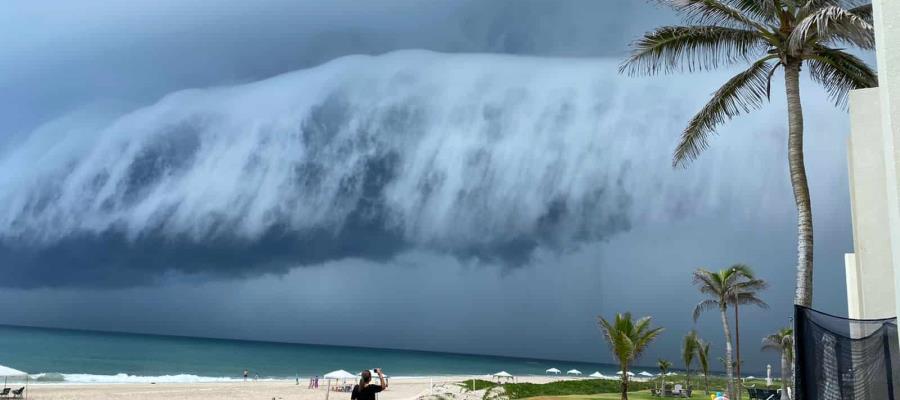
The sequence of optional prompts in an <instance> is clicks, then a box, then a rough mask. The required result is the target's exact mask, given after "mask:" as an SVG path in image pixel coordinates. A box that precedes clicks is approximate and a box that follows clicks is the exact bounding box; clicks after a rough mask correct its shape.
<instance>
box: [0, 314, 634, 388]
mask: <svg viewBox="0 0 900 400" xmlns="http://www.w3.org/2000/svg"><path fill="white" fill-rule="evenodd" d="M0 365H5V366H8V367H12V368H15V369H19V370H22V371H25V372H28V373H29V374H30V375H31V376H32V378H33V379H34V380H36V381H39V382H72V383H94V382H96V383H129V382H135V383H137V382H160V383H162V382H213V381H229V380H238V379H242V378H241V374H242V372H243V370H244V369H247V370H249V371H250V375H251V377H253V376H255V375H257V374H258V375H259V377H260V379H295V378H297V377H299V378H300V379H307V378H309V377H311V376H316V375H319V376H321V375H323V374H324V373H326V372H329V371H333V370H337V369H345V370H347V371H351V372H353V373H356V372H358V371H360V370H362V369H366V368H375V367H380V368H383V369H384V370H385V372H386V373H387V374H388V375H390V376H392V377H394V378H400V377H413V376H433V375H479V374H490V373H494V372H497V371H501V370H505V371H507V372H509V373H511V374H514V375H544V374H545V372H544V371H545V370H547V369H548V368H551V367H554V368H558V369H561V370H563V371H568V370H570V369H578V370H580V371H581V372H583V373H584V374H585V375H587V374H590V373H592V372H594V371H600V372H601V373H603V374H606V375H612V374H614V373H615V372H616V371H617V370H618V368H617V367H616V366H613V365H608V364H600V363H596V364H595V363H585V362H575V361H554V360H540V359H529V358H515V357H498V356H485V355H471V354H453V353H439V352H428V351H411V350H391V349H375V348H362V347H348V346H324V345H311V344H295V343H275V342H260V341H248V340H230V339H208V338H194V337H182V336H163V335H146V334H133V333H113V332H96V331H83V330H68V329H50V328H31V327H15V326H0Z"/></svg>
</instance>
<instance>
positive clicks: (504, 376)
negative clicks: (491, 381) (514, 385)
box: [491, 371, 513, 382]
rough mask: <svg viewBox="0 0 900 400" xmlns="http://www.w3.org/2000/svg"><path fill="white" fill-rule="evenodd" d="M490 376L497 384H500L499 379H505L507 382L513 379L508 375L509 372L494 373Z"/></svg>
mask: <svg viewBox="0 0 900 400" xmlns="http://www.w3.org/2000/svg"><path fill="white" fill-rule="evenodd" d="M491 376H493V377H494V378H497V382H500V379H506V380H507V381H510V380H511V379H513V376H512V374H510V373H509V372H506V371H500V372H496V373H493V374H491Z"/></svg>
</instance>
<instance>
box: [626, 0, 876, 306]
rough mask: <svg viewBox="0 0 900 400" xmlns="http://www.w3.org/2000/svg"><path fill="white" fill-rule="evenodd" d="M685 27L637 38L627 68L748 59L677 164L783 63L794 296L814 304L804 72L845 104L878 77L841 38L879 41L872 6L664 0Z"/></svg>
mask: <svg viewBox="0 0 900 400" xmlns="http://www.w3.org/2000/svg"><path fill="white" fill-rule="evenodd" d="M658 1H660V2H661V3H664V4H666V5H668V6H670V7H671V8H673V9H675V11H676V12H678V13H679V14H681V15H682V16H683V17H684V20H685V23H686V25H685V26H664V27H661V28H657V29H656V30H654V31H652V32H648V33H646V34H644V36H643V37H642V38H641V39H639V40H637V41H635V42H634V43H633V44H632V46H631V47H632V53H631V55H630V56H629V58H628V59H627V60H625V62H623V63H622V66H621V67H620V72H623V73H628V74H629V75H636V74H647V75H653V74H657V73H671V72H679V71H688V72H693V71H704V70H710V69H715V68H718V67H723V66H729V65H733V64H737V63H750V67H749V68H748V69H746V70H744V71H742V72H740V73H738V74H737V75H735V76H734V77H732V78H731V79H729V80H728V81H727V82H725V84H724V85H722V87H721V88H719V89H718V90H717V91H716V92H715V93H713V95H712V99H711V100H710V101H709V102H708V103H707V104H706V105H705V106H704V107H703V108H702V109H700V111H699V112H698V113H697V115H695V116H694V117H693V118H692V119H691V120H690V122H688V126H687V128H685V130H684V132H682V134H681V141H680V143H679V144H678V146H677V147H676V148H675V152H674V157H673V161H672V164H673V166H683V165H685V164H686V163H688V162H689V161H691V160H694V159H696V158H697V157H698V156H699V155H700V153H701V152H703V150H705V149H706V148H707V147H708V145H709V140H710V137H711V136H712V135H713V134H715V133H716V128H717V127H718V126H719V125H721V124H723V123H725V122H726V121H728V120H730V119H731V118H733V117H736V116H738V115H740V114H741V113H747V112H750V111H753V110H756V109H758V108H760V107H762V105H763V104H764V103H766V101H767V100H768V99H769V94H770V84H771V81H772V77H773V75H774V73H775V71H776V69H778V67H782V68H783V70H784V84H785V92H786V95H787V114H788V138H787V139H788V140H787V142H788V164H789V168H790V178H791V186H792V187H793V191H794V202H795V205H796V207H797V227H798V232H797V242H798V243H797V287H796V291H795V296H794V303H795V304H799V305H802V306H806V307H809V306H810V305H811V303H812V272H813V225H812V205H811V204H810V198H809V186H808V184H807V179H806V168H805V166H804V160H803V110H802V108H801V105H800V70H801V69H802V67H803V66H804V64H805V65H806V66H807V67H808V68H809V73H810V77H811V78H812V79H813V80H814V81H815V82H817V83H819V84H821V85H822V86H823V87H824V88H825V90H826V92H827V93H828V95H829V97H830V98H831V99H832V100H833V101H834V102H835V104H836V105H837V106H839V107H845V106H846V103H847V93H848V91H849V90H851V89H858V88H864V87H873V86H877V85H878V80H877V77H876V74H875V72H874V71H872V69H871V68H869V66H867V65H866V64H865V62H863V61H862V60H860V59H859V58H857V57H855V56H853V55H852V54H850V53H848V52H846V51H844V50H843V49H842V48H840V47H843V46H853V47H857V48H860V49H866V50H868V49H872V48H874V45H875V39H874V34H873V28H872V7H871V5H859V4H860V3H863V2H864V0H658Z"/></svg>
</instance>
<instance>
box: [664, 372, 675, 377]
mask: <svg viewBox="0 0 900 400" xmlns="http://www.w3.org/2000/svg"><path fill="white" fill-rule="evenodd" d="M673 375H678V374H676V373H674V372H669V373H668V374H666V376H673Z"/></svg>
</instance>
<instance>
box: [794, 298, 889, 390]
mask: <svg viewBox="0 0 900 400" xmlns="http://www.w3.org/2000/svg"><path fill="white" fill-rule="evenodd" d="M794 315H795V316H794V318H795V319H794V340H796V343H797V354H796V361H795V362H796V366H795V368H796V370H795V371H794V372H795V378H796V389H797V396H796V398H797V399H800V400H839V399H847V400H849V399H853V400H893V399H895V398H896V397H895V394H894V393H895V392H897V391H900V358H898V357H900V343H898V338H897V319H896V318H889V319H873V320H858V319H849V318H841V317H837V316H833V315H829V314H825V313H822V312H818V311H815V310H812V309H809V308H805V307H799V306H797V307H795V309H794Z"/></svg>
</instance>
